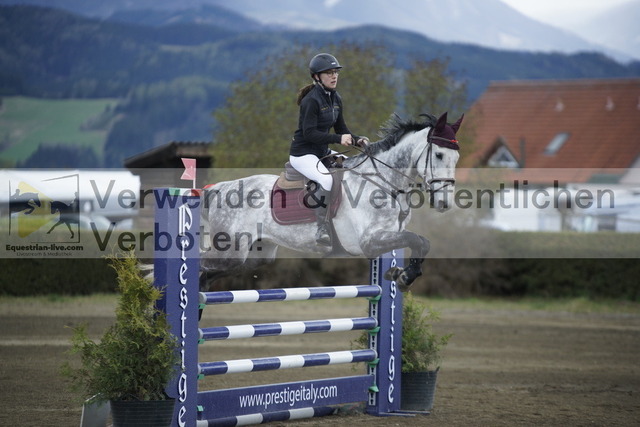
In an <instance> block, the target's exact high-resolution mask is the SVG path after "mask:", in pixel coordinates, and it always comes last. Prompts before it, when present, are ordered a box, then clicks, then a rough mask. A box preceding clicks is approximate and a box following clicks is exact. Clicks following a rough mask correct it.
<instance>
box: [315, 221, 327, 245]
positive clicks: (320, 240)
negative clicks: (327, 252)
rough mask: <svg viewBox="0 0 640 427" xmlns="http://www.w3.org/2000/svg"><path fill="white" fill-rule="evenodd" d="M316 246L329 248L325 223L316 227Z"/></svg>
mask: <svg viewBox="0 0 640 427" xmlns="http://www.w3.org/2000/svg"><path fill="white" fill-rule="evenodd" d="M316 244H318V245H320V246H331V235H330V234H329V230H328V229H327V223H324V224H321V225H319V226H318V231H317V232H316Z"/></svg>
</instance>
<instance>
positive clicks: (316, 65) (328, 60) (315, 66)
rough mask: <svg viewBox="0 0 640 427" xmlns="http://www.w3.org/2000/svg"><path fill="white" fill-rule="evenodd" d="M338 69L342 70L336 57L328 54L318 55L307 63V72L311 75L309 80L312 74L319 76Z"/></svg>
mask: <svg viewBox="0 0 640 427" xmlns="http://www.w3.org/2000/svg"><path fill="white" fill-rule="evenodd" d="M340 68H342V65H340V63H339V62H338V60H337V59H336V57H335V56H333V55H330V54H328V53H319V54H317V55H316V56H314V57H313V58H311V61H310V62H309V72H310V73H311V78H313V75H314V74H320V73H322V72H324V71H327V70H334V69H340Z"/></svg>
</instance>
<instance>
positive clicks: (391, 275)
mask: <svg viewBox="0 0 640 427" xmlns="http://www.w3.org/2000/svg"><path fill="white" fill-rule="evenodd" d="M403 271H404V270H403V269H402V268H400V267H391V268H390V269H388V270H387V271H386V273H384V278H385V280H390V281H392V282H393V281H395V280H398V277H400V275H401V274H402V272H403Z"/></svg>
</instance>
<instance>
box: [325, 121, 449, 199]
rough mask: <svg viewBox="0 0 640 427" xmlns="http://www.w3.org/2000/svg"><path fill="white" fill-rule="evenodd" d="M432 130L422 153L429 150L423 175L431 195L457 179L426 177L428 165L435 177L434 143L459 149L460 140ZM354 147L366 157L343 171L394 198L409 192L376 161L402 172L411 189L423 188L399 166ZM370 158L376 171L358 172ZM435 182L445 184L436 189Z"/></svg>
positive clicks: (343, 168) (328, 156) (396, 171)
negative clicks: (390, 179) (441, 135)
mask: <svg viewBox="0 0 640 427" xmlns="http://www.w3.org/2000/svg"><path fill="white" fill-rule="evenodd" d="M432 132H433V128H431V129H430V130H429V134H428V136H427V144H426V146H425V147H424V148H423V150H422V153H424V151H425V150H427V157H426V159H425V171H424V177H423V180H424V183H425V184H426V187H427V188H426V189H425V191H426V190H428V191H429V193H430V194H431V195H433V193H435V192H437V191H440V190H442V189H444V188H446V187H448V186H450V185H454V184H455V179H453V178H431V179H429V180H427V179H426V174H427V167H429V166H430V167H431V176H432V177H433V162H430V161H429V160H430V158H431V156H430V154H431V150H432V149H433V144H436V145H440V146H442V147H446V148H452V149H455V150H457V149H458V145H457V142H458V141H456V140H450V139H447V138H442V137H439V136H434V135H432V134H431V133H432ZM433 139H436V140H438V141H439V142H433V141H432V140H433ZM352 148H355V149H356V150H357V151H359V152H360V153H361V154H363V155H364V159H363V160H362V161H361V162H359V163H358V164H357V165H355V166H351V167H344V166H342V167H341V168H340V169H341V170H342V171H347V172H352V173H355V174H356V175H358V176H360V177H361V178H363V179H365V180H367V181H369V182H371V183H372V184H374V185H376V186H377V187H378V188H380V189H381V190H382V191H384V192H385V193H387V194H390V195H391V196H392V197H394V198H395V197H397V195H399V194H405V193H408V191H407V190H404V189H400V188H398V187H396V186H395V185H394V184H393V183H391V182H390V181H389V180H388V179H387V178H385V177H384V175H383V174H381V173H380V171H379V169H378V165H377V164H376V163H380V164H381V165H384V166H386V167H387V168H389V169H390V170H392V171H393V172H395V173H397V174H400V175H402V176H403V177H404V178H406V179H407V180H408V181H409V182H410V183H409V187H410V188H411V189H413V188H418V189H419V188H422V183H420V182H418V181H417V180H416V179H415V178H413V177H411V176H409V175H407V174H405V173H404V172H401V171H399V170H398V169H397V168H395V167H393V166H391V165H389V164H388V163H386V162H384V161H382V160H380V159H378V158H377V157H375V156H373V155H371V154H370V153H368V152H367V150H366V148H364V149H363V148H361V147H360V146H358V145H353V146H352ZM346 153H348V151H343V152H336V153H331V154H328V155H326V156H324V157H322V158H321V159H319V160H318V163H320V162H322V161H323V160H325V159H328V158H330V157H334V156H336V155H338V156H339V155H344V154H346ZM422 153H420V155H419V156H418V161H420V158H421V157H422ZM368 160H371V164H372V165H373V168H374V170H375V172H374V173H362V172H358V171H357V170H356V169H357V168H359V167H360V166H361V165H363V164H364V163H365V162H367V161H368ZM316 166H317V165H316ZM417 167H418V165H417V164H416V169H417ZM337 172H338V171H331V170H329V171H328V172H327V173H324V174H325V175H326V174H329V175H333V174H335V173H337ZM372 176H375V177H377V178H379V179H380V180H381V181H382V182H383V183H384V184H387V185H388V186H389V187H391V188H392V190H389V189H387V188H385V187H383V185H382V184H381V183H379V182H376V181H374V180H373V179H371V177H372ZM434 182H443V183H445V184H444V185H443V186H441V187H440V188H438V189H434V188H433V183H434ZM394 191H395V193H394Z"/></svg>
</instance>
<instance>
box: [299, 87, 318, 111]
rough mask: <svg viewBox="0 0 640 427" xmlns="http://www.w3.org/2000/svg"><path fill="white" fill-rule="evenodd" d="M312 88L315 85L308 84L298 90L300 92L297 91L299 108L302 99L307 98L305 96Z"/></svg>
mask: <svg viewBox="0 0 640 427" xmlns="http://www.w3.org/2000/svg"><path fill="white" fill-rule="evenodd" d="M313 86H315V83H310V84H308V85H306V86H304V87H302V88H300V90H299V91H298V101H297V103H298V106H300V103H301V102H302V99H303V98H304V97H305V96H307V94H308V93H309V92H311V89H313Z"/></svg>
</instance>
